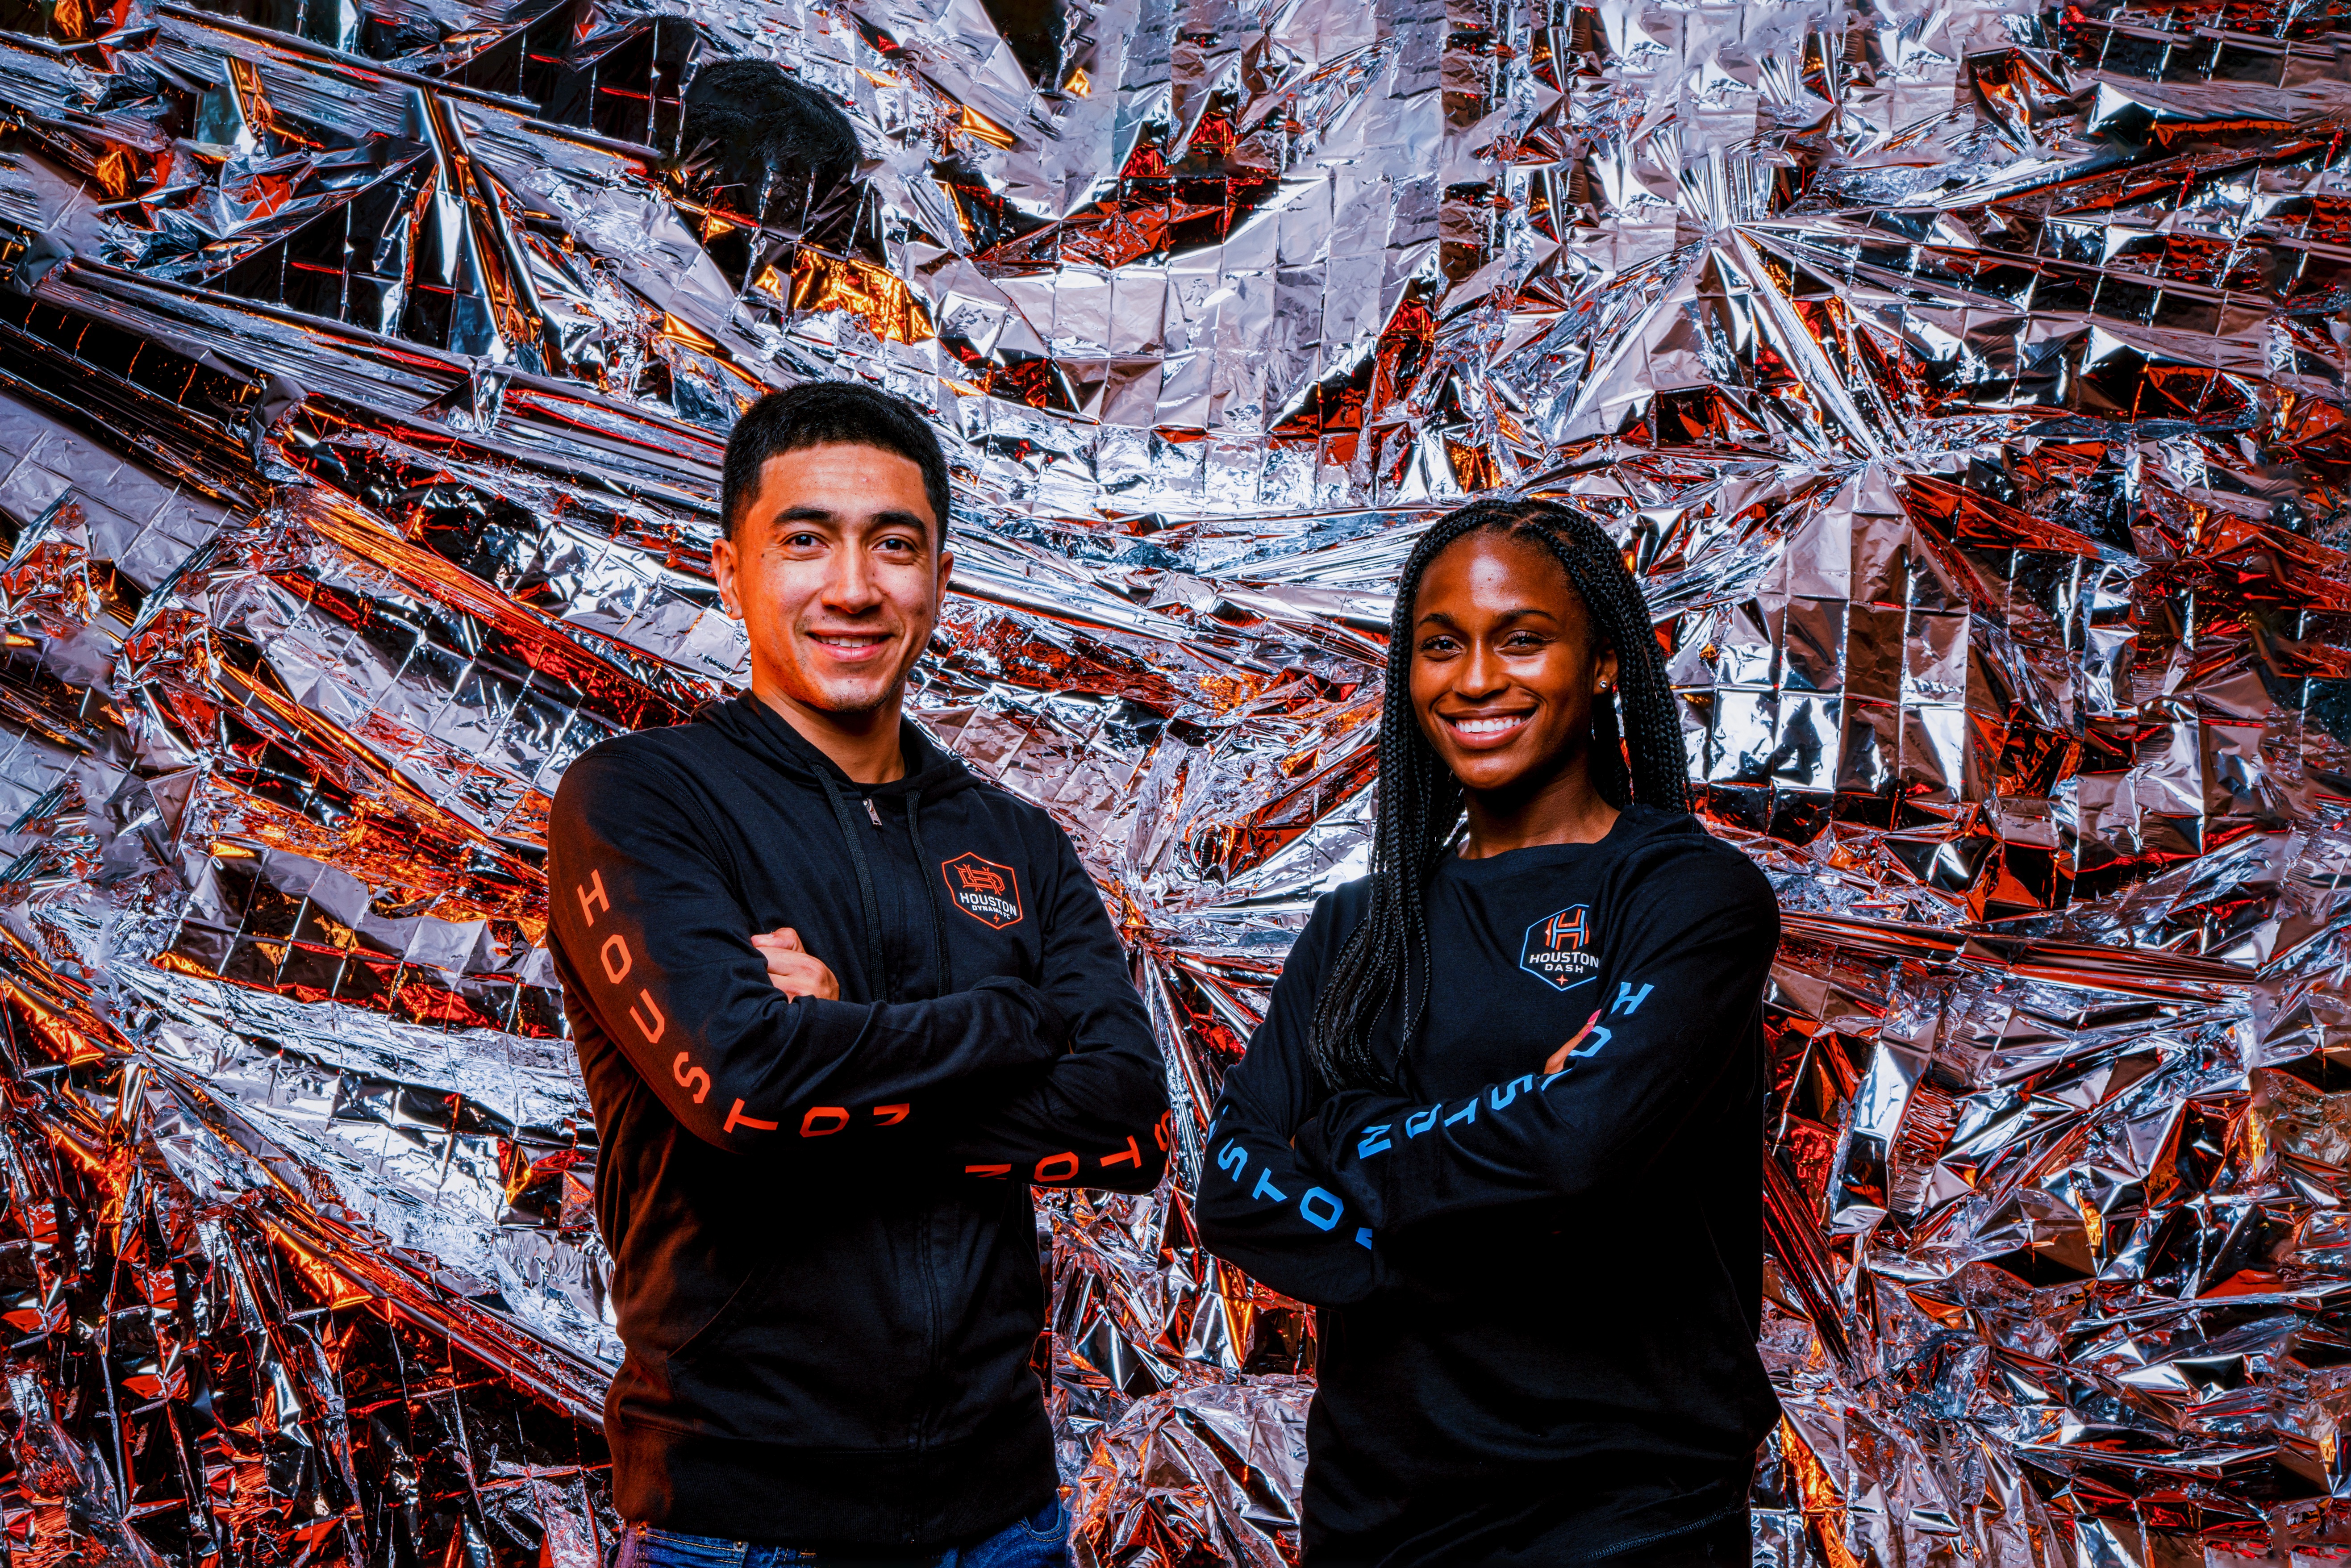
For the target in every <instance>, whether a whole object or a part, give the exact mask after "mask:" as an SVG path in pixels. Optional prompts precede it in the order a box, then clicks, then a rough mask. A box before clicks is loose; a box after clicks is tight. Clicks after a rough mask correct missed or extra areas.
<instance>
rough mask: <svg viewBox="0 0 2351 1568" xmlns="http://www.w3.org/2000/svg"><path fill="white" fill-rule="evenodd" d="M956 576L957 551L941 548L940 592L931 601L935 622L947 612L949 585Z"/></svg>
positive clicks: (932, 616)
mask: <svg viewBox="0 0 2351 1568" xmlns="http://www.w3.org/2000/svg"><path fill="white" fill-rule="evenodd" d="M954 576H955V551H953V550H951V549H946V547H945V546H941V547H940V549H939V591H938V592H937V593H936V594H935V595H934V596H933V597H932V600H931V619H932V620H933V621H936V620H938V618H939V617H940V616H942V615H944V614H946V612H947V583H948V581H949V580H951V579H952V578H953V577H954Z"/></svg>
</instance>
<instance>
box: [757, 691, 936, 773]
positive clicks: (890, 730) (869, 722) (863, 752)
mask: <svg viewBox="0 0 2351 1568" xmlns="http://www.w3.org/2000/svg"><path fill="white" fill-rule="evenodd" d="M751 695H754V696H756V697H758V699H759V700H760V701H761V702H763V703H765V704H767V705H768V707H769V708H770V709H771V710H772V711H773V712H774V713H775V714H776V716H778V717H779V718H781V719H782V720H783V721H784V722H785V723H786V724H788V725H790V726H791V727H792V728H793V730H794V731H795V732H796V733H797V734H798V735H799V737H800V738H801V739H802V740H805V741H807V742H808V743H809V744H810V746H813V747H816V748H817V749H818V750H819V751H821V752H823V753H824V754H825V755H826V756H827V757H829V758H832V762H833V766H834V767H836V768H840V769H841V771H842V772H843V773H846V774H848V775H849V777H850V778H851V779H852V780H854V781H855V782H857V783H860V784H889V783H893V782H894V781H895V780H897V779H904V777H905V776H906V753H905V750H904V747H901V746H900V745H899V744H898V736H899V729H900V716H901V710H902V708H903V706H904V701H903V698H902V696H901V695H899V694H896V693H893V694H892V695H891V697H890V700H889V701H888V702H886V703H884V704H883V705H882V706H880V707H878V708H875V709H873V710H872V712H870V713H860V714H837V713H828V712H826V711H825V710H823V709H822V708H812V707H810V706H807V705H805V704H803V703H796V702H794V701H793V700H792V699H791V698H790V697H788V696H786V695H784V694H783V693H782V692H780V691H778V690H776V689H775V688H773V687H771V686H765V685H762V684H759V683H754V684H753V685H752V688H751Z"/></svg>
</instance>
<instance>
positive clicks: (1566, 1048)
mask: <svg viewBox="0 0 2351 1568" xmlns="http://www.w3.org/2000/svg"><path fill="white" fill-rule="evenodd" d="M771 964H772V961H771ZM777 983H778V985H780V984H782V982H781V981H778V982H777ZM1599 1021H1600V1015H1599V1014H1598V1013H1593V1015H1592V1016H1591V1017H1590V1018H1588V1019H1584V1020H1583V1028H1582V1029H1580V1030H1576V1031H1575V1038H1574V1039H1573V1040H1569V1041H1568V1042H1567V1043H1566V1044H1565V1045H1562V1046H1561V1047H1560V1048H1559V1049H1558V1050H1557V1051H1552V1053H1551V1060H1550V1061H1546V1062H1544V1063H1543V1071H1545V1072H1557V1071H1560V1070H1561V1069H1562V1068H1564V1067H1565V1066H1566V1065H1567V1059H1568V1055H1569V1053H1570V1052H1572V1051H1574V1050H1575V1048H1576V1047H1577V1046H1579V1045H1582V1044H1583V1037H1584V1036H1585V1035H1588V1034H1590V1033H1591V1032H1592V1026H1593V1024H1596V1023H1598V1022H1599Z"/></svg>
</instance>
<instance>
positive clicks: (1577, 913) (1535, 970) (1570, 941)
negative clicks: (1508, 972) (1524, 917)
mask: <svg viewBox="0 0 2351 1568" xmlns="http://www.w3.org/2000/svg"><path fill="white" fill-rule="evenodd" d="M1519 967H1520V968H1521V969H1524V970H1525V971H1526V972H1527V973H1528V974H1530V975H1532V976H1534V977H1536V978H1537V979H1540V980H1548V981H1550V982H1551V983H1552V985H1554V986H1557V987H1558V988H1560V989H1561V990H1562V991H1572V990H1573V989H1575V988H1576V987H1578V986H1580V985H1582V984H1583V982H1584V981H1586V980H1589V979H1591V978H1592V977H1593V976H1595V975H1597V974H1599V973H1600V955H1599V954H1597V953H1594V952H1593V950H1592V905H1590V904H1570V905H1568V906H1567V907H1566V908H1565V909H1562V910H1561V911H1560V912H1559V913H1558V914H1557V915H1545V916H1544V917H1543V918H1542V919H1541V920H1538V921H1536V922H1535V923H1534V924H1533V925H1530V926H1528V927H1527V945H1526V949H1525V951H1523V952H1522V953H1520V955H1519Z"/></svg>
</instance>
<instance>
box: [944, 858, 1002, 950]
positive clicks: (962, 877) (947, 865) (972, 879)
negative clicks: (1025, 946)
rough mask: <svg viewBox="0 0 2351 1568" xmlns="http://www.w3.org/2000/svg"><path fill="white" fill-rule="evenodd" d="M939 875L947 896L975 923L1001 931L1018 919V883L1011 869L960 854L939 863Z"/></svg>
mask: <svg viewBox="0 0 2351 1568" xmlns="http://www.w3.org/2000/svg"><path fill="white" fill-rule="evenodd" d="M939 873H940V874H941V875H943V876H945V877H946V879H947V892H948V894H950V895H952V896H953V897H954V899H955V901H956V904H958V905H960V906H961V907H962V909H963V912H964V913H965V914H966V915H970V916H971V917H972V918H973V919H974V920H982V921H986V922H987V924H988V925H993V926H995V927H996V928H997V929H998V931H1001V930H1003V929H1004V928H1005V927H1006V926H1008V925H1011V924H1012V923H1013V922H1014V921H1016V920H1018V919H1019V918H1020V880H1019V878H1018V877H1016V876H1014V875H1013V874H1012V868H1011V867H1010V866H1008V865H998V864H997V863H996V862H994V861H984V860H982V859H980V858H979V857H978V856H977V855H975V854H960V855H957V856H956V858H955V859H953V860H951V861H945V862H941V863H940V865H939Z"/></svg>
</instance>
